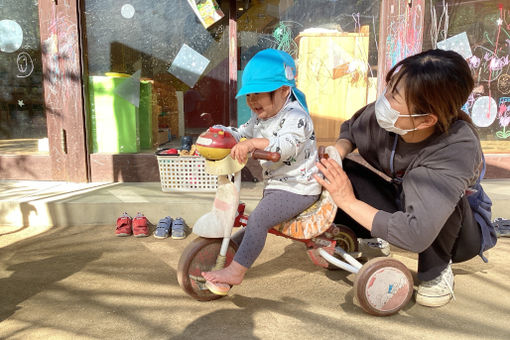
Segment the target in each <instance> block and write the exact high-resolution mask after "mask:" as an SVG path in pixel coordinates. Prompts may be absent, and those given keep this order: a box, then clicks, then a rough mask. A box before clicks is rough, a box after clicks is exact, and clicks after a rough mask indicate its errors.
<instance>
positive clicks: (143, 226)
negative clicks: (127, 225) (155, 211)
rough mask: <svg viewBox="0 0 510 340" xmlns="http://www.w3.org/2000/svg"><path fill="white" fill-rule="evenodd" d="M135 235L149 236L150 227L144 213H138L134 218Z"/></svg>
mask: <svg viewBox="0 0 510 340" xmlns="http://www.w3.org/2000/svg"><path fill="white" fill-rule="evenodd" d="M133 235H134V236H135V237H147V236H149V227H148V226H147V218H146V217H145V216H143V214H142V213H137V214H136V216H135V218H133Z"/></svg>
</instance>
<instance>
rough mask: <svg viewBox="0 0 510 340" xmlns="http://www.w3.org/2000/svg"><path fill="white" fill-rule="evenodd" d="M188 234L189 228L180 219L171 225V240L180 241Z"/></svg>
mask: <svg viewBox="0 0 510 340" xmlns="http://www.w3.org/2000/svg"><path fill="white" fill-rule="evenodd" d="M188 233H189V228H188V226H187V225H186V223H184V220H183V219H182V218H180V217H178V218H176V219H175V220H174V222H173V223H172V238H173V239H174V240H182V239H183V238H186V236H188Z"/></svg>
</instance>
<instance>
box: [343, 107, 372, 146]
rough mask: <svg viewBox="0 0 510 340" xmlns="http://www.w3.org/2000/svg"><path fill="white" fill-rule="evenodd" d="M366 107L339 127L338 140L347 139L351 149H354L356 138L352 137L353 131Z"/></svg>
mask: <svg viewBox="0 0 510 340" xmlns="http://www.w3.org/2000/svg"><path fill="white" fill-rule="evenodd" d="M366 108H367V107H366V106H365V107H363V108H361V109H360V110H358V111H357V112H356V113H355V114H354V115H353V116H352V117H351V118H350V119H349V120H346V121H345V122H343V123H342V125H341V126H340V135H339V136H338V139H347V140H348V141H349V142H351V144H352V145H353V149H356V138H355V137H354V136H355V135H356V134H355V132H354V130H355V129H356V127H355V125H356V123H357V121H358V119H361V115H362V114H363V112H365V109H366Z"/></svg>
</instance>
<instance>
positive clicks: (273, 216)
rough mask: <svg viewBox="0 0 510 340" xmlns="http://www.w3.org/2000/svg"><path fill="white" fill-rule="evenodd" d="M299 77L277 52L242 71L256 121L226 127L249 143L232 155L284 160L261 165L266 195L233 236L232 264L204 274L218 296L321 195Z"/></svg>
mask: <svg viewBox="0 0 510 340" xmlns="http://www.w3.org/2000/svg"><path fill="white" fill-rule="evenodd" d="M295 74H296V67H295V64H294V60H293V59H292V57H291V56H290V55H289V54H287V53H285V52H283V51H278V50H273V49H266V50H263V51H260V52H258V53H257V54H256V55H255V56H254V57H253V58H252V59H251V60H250V61H249V62H248V64H247V65H246V68H245V69H244V73H243V83H242V88H241V90H240V91H239V93H238V94H237V96H236V98H237V97H239V96H242V95H246V102H247V104H248V106H249V107H250V109H251V111H252V116H251V118H250V120H249V121H248V122H247V123H245V124H243V125H242V126H241V127H240V128H239V129H235V128H225V129H228V130H229V132H231V133H232V134H233V135H234V136H235V137H236V138H237V140H239V139H240V138H242V137H246V138H247V140H245V141H242V142H239V143H238V144H236V145H235V146H234V147H233V148H232V150H231V153H230V154H231V156H232V158H234V159H236V160H238V161H239V162H241V163H243V162H245V161H246V159H247V157H248V154H249V153H250V152H252V151H254V150H256V149H261V150H266V151H273V152H278V153H280V154H281V160H280V161H279V162H276V163H273V162H270V161H260V164H261V166H262V169H263V174H264V183H265V188H264V194H263V197H262V199H261V200H260V202H259V204H258V205H257V207H256V208H255V209H254V210H253V212H252V213H251V214H250V217H249V219H248V224H247V226H246V229H245V230H243V231H240V232H238V233H236V234H235V235H234V236H233V237H232V239H233V240H234V242H236V243H237V244H239V245H240V246H239V249H238V251H237V253H236V255H235V256H234V259H233V261H232V263H231V264H230V265H229V266H228V267H226V268H224V269H222V270H219V271H212V272H203V273H202V275H203V276H204V278H205V279H206V280H207V282H206V286H207V288H208V289H209V290H210V291H211V292H213V293H215V294H219V295H226V294H227V293H228V290H229V289H230V285H237V284H240V283H241V282H242V281H243V278H244V275H245V273H246V271H247V270H248V268H250V267H251V265H252V264H253V262H254V261H255V259H256V258H257V257H258V256H259V254H260V253H261V252H262V249H263V248H264V244H265V242H266V237H267V232H268V230H269V229H270V228H272V227H273V226H275V225H277V224H279V223H281V222H284V221H287V220H289V219H291V218H293V217H295V216H297V215H299V213H301V212H302V211H303V210H305V209H306V208H308V207H309V206H311V205H312V204H313V203H314V202H315V201H316V200H317V199H318V198H319V195H320V193H321V186H320V184H319V183H318V182H317V181H316V180H315V178H314V177H313V174H315V173H316V172H317V168H316V165H315V162H316V161H317V145H316V142H315V134H314V129H313V123H312V119H311V118H310V115H309V114H308V109H307V106H306V100H305V95H304V94H303V93H302V92H301V91H299V90H298V89H297V88H296V84H295V80H294V78H295Z"/></svg>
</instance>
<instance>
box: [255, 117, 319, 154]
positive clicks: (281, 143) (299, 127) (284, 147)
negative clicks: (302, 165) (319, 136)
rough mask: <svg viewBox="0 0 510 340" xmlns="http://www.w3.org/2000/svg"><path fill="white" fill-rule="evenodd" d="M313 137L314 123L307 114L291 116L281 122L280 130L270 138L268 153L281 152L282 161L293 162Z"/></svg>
mask: <svg viewBox="0 0 510 340" xmlns="http://www.w3.org/2000/svg"><path fill="white" fill-rule="evenodd" d="M312 135H313V123H312V120H311V118H310V116H308V114H307V113H303V114H290V115H287V116H286V117H285V120H284V121H283V122H282V121H280V129H279V130H278V131H277V132H276V135H273V136H272V137H270V138H269V145H268V146H267V147H266V149H265V150H266V151H273V152H279V153H280V155H281V160H282V161H289V162H293V161H295V159H296V158H297V155H298V154H299V153H300V152H301V151H302V150H303V148H304V146H305V142H306V140H307V139H308V138H311V137H312Z"/></svg>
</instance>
